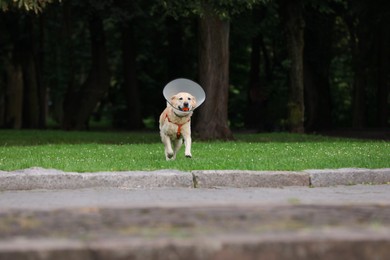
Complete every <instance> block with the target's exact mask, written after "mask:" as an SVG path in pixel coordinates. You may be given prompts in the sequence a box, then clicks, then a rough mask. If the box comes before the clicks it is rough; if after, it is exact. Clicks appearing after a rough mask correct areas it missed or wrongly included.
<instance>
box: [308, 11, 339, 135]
mask: <svg viewBox="0 0 390 260" xmlns="http://www.w3.org/2000/svg"><path fill="white" fill-rule="evenodd" d="M334 21H335V15H334V13H333V12H331V11H329V12H321V11H320V10H318V9H316V8H313V7H312V6H307V7H306V10H305V22H306V27H305V32H304V34H305V36H304V37H305V50H304V85H305V114H306V115H305V116H306V123H305V128H306V130H308V131H319V130H326V129H330V128H331V126H332V118H331V97H330V84H329V81H330V71H329V70H330V64H331V60H332V41H333V37H332V34H333V27H334ZM324 35H326V37H323V36H324Z"/></svg>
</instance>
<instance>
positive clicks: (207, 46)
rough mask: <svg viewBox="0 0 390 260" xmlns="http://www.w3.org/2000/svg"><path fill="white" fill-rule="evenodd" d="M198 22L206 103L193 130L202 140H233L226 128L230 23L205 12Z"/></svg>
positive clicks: (201, 79) (200, 76)
mask: <svg viewBox="0 0 390 260" xmlns="http://www.w3.org/2000/svg"><path fill="white" fill-rule="evenodd" d="M205 9H206V10H205V13H204V15H203V16H202V17H200V18H199V50H198V51H199V64H198V66H199V83H200V85H201V86H202V87H203V88H204V90H205V92H206V101H205V103H204V104H203V105H202V107H201V108H200V109H199V110H198V111H197V112H198V113H199V117H198V121H197V124H196V127H195V130H196V132H197V133H198V134H199V137H200V138H201V139H223V140H228V139H232V138H233V134H232V132H231V131H230V129H229V125H228V116H227V115H228V95H229V30H230V24H229V21H223V20H221V19H220V18H219V17H218V16H217V15H216V14H214V13H212V12H211V11H210V10H207V7H206V8H205Z"/></svg>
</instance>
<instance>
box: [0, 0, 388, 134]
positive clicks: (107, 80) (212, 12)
mask: <svg viewBox="0 0 390 260" xmlns="http://www.w3.org/2000/svg"><path fill="white" fill-rule="evenodd" d="M389 17H390V4H389V2H388V1H385V0H380V1H379V2H378V1H377V2H375V3H374V2H372V1H371V2H370V1H364V0H357V1H352V0H332V1H327V0H315V1H309V0H294V1H287V0H274V1H271V0H270V1H261V0H251V1H239V0H214V1H211V0H190V1H177V0H164V1H163V0H160V1H152V0H135V1H128V0H125V1H119V0H104V1H98V0H93V1H76V0H67V1H55V0H47V1H41V0H39V1H38V0H18V1H13V0H12V1H11V0H9V1H1V4H0V127H1V128H13V129H20V128H45V127H58V128H63V129H69V130H74V129H89V128H92V127H98V125H102V126H103V127H109V128H124V129H144V128H151V129H157V120H158V116H159V114H160V113H161V111H162V110H163V108H164V106H165V105H166V103H165V100H164V99H163V97H162V93H161V92H162V89H163V87H164V86H165V84H166V83H167V82H169V81H170V80H172V79H175V78H178V77H185V78H189V79H192V80H195V81H198V82H199V83H200V84H201V85H202V86H203V87H204V88H205V90H206V92H207V99H206V102H205V103H204V104H203V105H202V107H201V108H200V109H199V111H196V113H195V117H194V122H193V123H194V130H196V131H197V133H198V136H199V137H201V138H204V139H231V138H232V131H231V130H233V129H253V130H256V131H294V132H303V131H306V132H311V131H315V132H317V131H323V130H326V129H332V128H337V127H355V128H362V127H388V126H389V122H390V118H389V117H390V115H389V102H390V97H389V95H390V76H389V75H390V74H389V73H388V72H389V69H390V49H389V48H388V46H389V45H390V31H389V30H388V28H387V27H388V24H389V22H390V18H389Z"/></svg>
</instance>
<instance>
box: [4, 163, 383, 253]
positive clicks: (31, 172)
mask: <svg viewBox="0 0 390 260" xmlns="http://www.w3.org/2000/svg"><path fill="white" fill-rule="evenodd" d="M389 183H390V169H376V170H367V169H340V170H320V171H319V170H308V171H302V172H252V171H193V172H179V171H173V170H164V171H156V172H119V173H108V172H107V173H83V174H80V173H65V172H61V171H56V170H45V169H40V168H32V169H27V170H24V171H16V172H0V260H1V259H76V260H77V259H188V260H190V259H388V256H389V255H390V185H389ZM355 184H366V185H355ZM339 185H341V186H339Z"/></svg>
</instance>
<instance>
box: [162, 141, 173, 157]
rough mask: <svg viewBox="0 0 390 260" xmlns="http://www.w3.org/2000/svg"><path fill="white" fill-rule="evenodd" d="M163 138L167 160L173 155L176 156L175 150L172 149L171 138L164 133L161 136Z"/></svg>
mask: <svg viewBox="0 0 390 260" xmlns="http://www.w3.org/2000/svg"><path fill="white" fill-rule="evenodd" d="M161 140H162V142H163V144H164V147H165V158H166V159H167V160H170V159H172V157H173V156H174V153H173V150H172V143H171V139H170V138H169V136H167V135H162V136H161Z"/></svg>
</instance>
